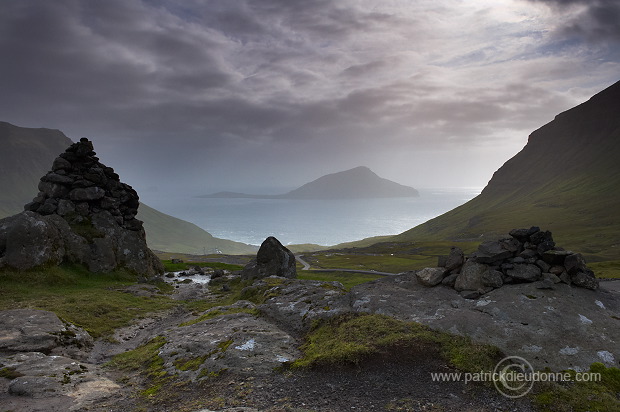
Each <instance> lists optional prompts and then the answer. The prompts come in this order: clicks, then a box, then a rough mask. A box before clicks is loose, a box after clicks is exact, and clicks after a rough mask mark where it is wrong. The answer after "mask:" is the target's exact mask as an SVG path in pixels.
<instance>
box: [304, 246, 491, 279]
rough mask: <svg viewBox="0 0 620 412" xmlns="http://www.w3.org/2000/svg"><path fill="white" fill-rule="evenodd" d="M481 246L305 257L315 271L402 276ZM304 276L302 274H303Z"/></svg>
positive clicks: (376, 249) (390, 248)
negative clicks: (452, 250)
mask: <svg viewBox="0 0 620 412" xmlns="http://www.w3.org/2000/svg"><path fill="white" fill-rule="evenodd" d="M479 243H480V242H445V241H428V242H398V243H397V242H386V243H379V244H376V245H374V246H371V247H365V248H358V249H341V250H329V251H321V252H314V253H310V254H305V255H304V259H305V260H306V261H308V263H310V264H311V266H312V267H313V268H326V269H353V270H376V271H379V272H388V273H401V272H407V271H410V270H419V269H423V268H425V267H434V266H437V259H438V257H439V256H441V255H448V254H449V253H450V247H452V246H458V247H460V248H461V249H463V251H464V252H465V254H467V253H470V252H473V251H474V250H476V248H477V247H478V244H479ZM302 273H303V272H302Z"/></svg>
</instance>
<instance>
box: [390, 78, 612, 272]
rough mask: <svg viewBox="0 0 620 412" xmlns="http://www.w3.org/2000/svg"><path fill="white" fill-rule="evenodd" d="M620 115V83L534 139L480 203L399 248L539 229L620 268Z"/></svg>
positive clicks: (419, 230)
mask: <svg viewBox="0 0 620 412" xmlns="http://www.w3.org/2000/svg"><path fill="white" fill-rule="evenodd" d="M618 112H620V83H617V84H615V85H614V86H612V87H610V88H608V89H607V90H605V91H603V92H601V93H600V94H599V95H596V96H594V97H593V98H592V99H590V100H589V101H588V102H586V103H584V104H582V105H580V106H577V107H575V108H573V109H571V110H569V111H567V112H564V113H562V114H560V115H559V116H557V117H556V119H555V120H554V121H553V122H551V123H549V124H547V125H545V126H543V127H542V128H540V129H539V130H537V131H535V132H534V133H532V135H531V136H530V139H529V142H528V144H527V145H526V147H525V148H524V149H523V150H522V151H521V152H519V153H518V154H517V155H516V156H515V157H513V158H512V159H510V160H509V161H508V162H506V164H504V166H502V168H500V169H499V170H498V171H497V172H496V173H495V175H494V176H493V178H492V179H491V181H490V182H489V184H488V186H487V187H486V188H485V189H484V190H483V192H482V193H481V194H480V195H479V196H478V197H476V198H475V199H472V200H471V201H469V202H467V203H466V204H464V205H462V206H460V207H458V208H456V209H454V210H452V211H449V212H447V213H445V214H443V215H441V216H439V217H437V218H435V219H432V220H430V221H428V222H426V223H424V224H421V225H419V226H417V227H415V228H413V229H411V230H409V231H407V232H404V233H402V234H400V235H398V236H396V237H394V238H393V240H394V241H407V242H408V241H412V240H447V239H450V240H456V239H480V237H481V236H501V235H504V234H506V233H507V232H508V231H509V230H511V229H513V228H518V227H529V226H540V227H541V228H543V229H546V230H551V231H552V232H553V234H554V238H555V240H556V243H557V244H558V245H560V246H563V247H565V248H569V249H573V250H576V251H579V252H582V253H584V254H585V255H587V257H588V258H589V259H590V260H617V259H618V258H619V256H620V252H619V248H620V212H619V210H620V192H619V191H618V190H617V188H618V187H619V186H620V168H619V167H618V163H617V159H618V158H619V156H620V118H619V117H618V115H617V113H618Z"/></svg>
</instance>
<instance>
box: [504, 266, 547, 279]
mask: <svg viewBox="0 0 620 412" xmlns="http://www.w3.org/2000/svg"><path fill="white" fill-rule="evenodd" d="M506 274H507V275H508V276H510V277H512V278H513V279H515V280H517V281H521V282H534V281H536V280H540V278H541V276H542V271H541V270H540V268H539V267H538V266H536V265H532V264H516V265H514V267H513V268H512V269H508V270H507V271H506Z"/></svg>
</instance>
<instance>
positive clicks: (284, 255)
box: [242, 236, 297, 279]
mask: <svg viewBox="0 0 620 412" xmlns="http://www.w3.org/2000/svg"><path fill="white" fill-rule="evenodd" d="M242 276H243V278H244V279H261V278H265V277H267V276H280V277H283V278H290V279H294V278H296V277H297V268H296V266H295V255H294V254H293V252H291V251H290V250H288V249H287V248H286V247H284V246H283V245H282V243H280V241H279V240H278V239H276V238H275V237H273V236H269V237H268V238H267V239H265V241H264V242H263V243H262V244H261V245H260V248H259V249H258V253H257V254H256V258H255V259H252V260H251V261H250V262H249V263H248V264H247V265H246V266H245V267H244V268H243V272H242Z"/></svg>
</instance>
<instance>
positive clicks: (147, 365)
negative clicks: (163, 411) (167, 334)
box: [106, 336, 172, 397]
mask: <svg viewBox="0 0 620 412" xmlns="http://www.w3.org/2000/svg"><path fill="white" fill-rule="evenodd" d="M165 344H166V338H164V337H163V336H156V337H154V338H153V339H151V340H150V341H148V342H147V343H145V344H144V345H142V346H139V347H138V348H136V349H134V350H131V351H127V352H124V353H120V354H118V355H116V356H114V357H113V358H112V360H111V361H110V362H108V363H106V366H109V367H113V368H115V369H119V370H121V371H126V372H140V373H143V374H145V375H146V377H147V378H148V380H149V387H148V388H146V389H144V390H143V391H142V392H141V395H143V396H145V397H152V396H155V395H157V394H158V393H159V391H160V390H161V389H162V387H163V386H164V384H165V383H166V382H167V381H169V380H170V379H171V378H172V377H171V376H168V374H167V373H166V370H165V369H164V360H163V359H162V357H161V356H159V349H160V348H161V347H162V346H164V345H165Z"/></svg>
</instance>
